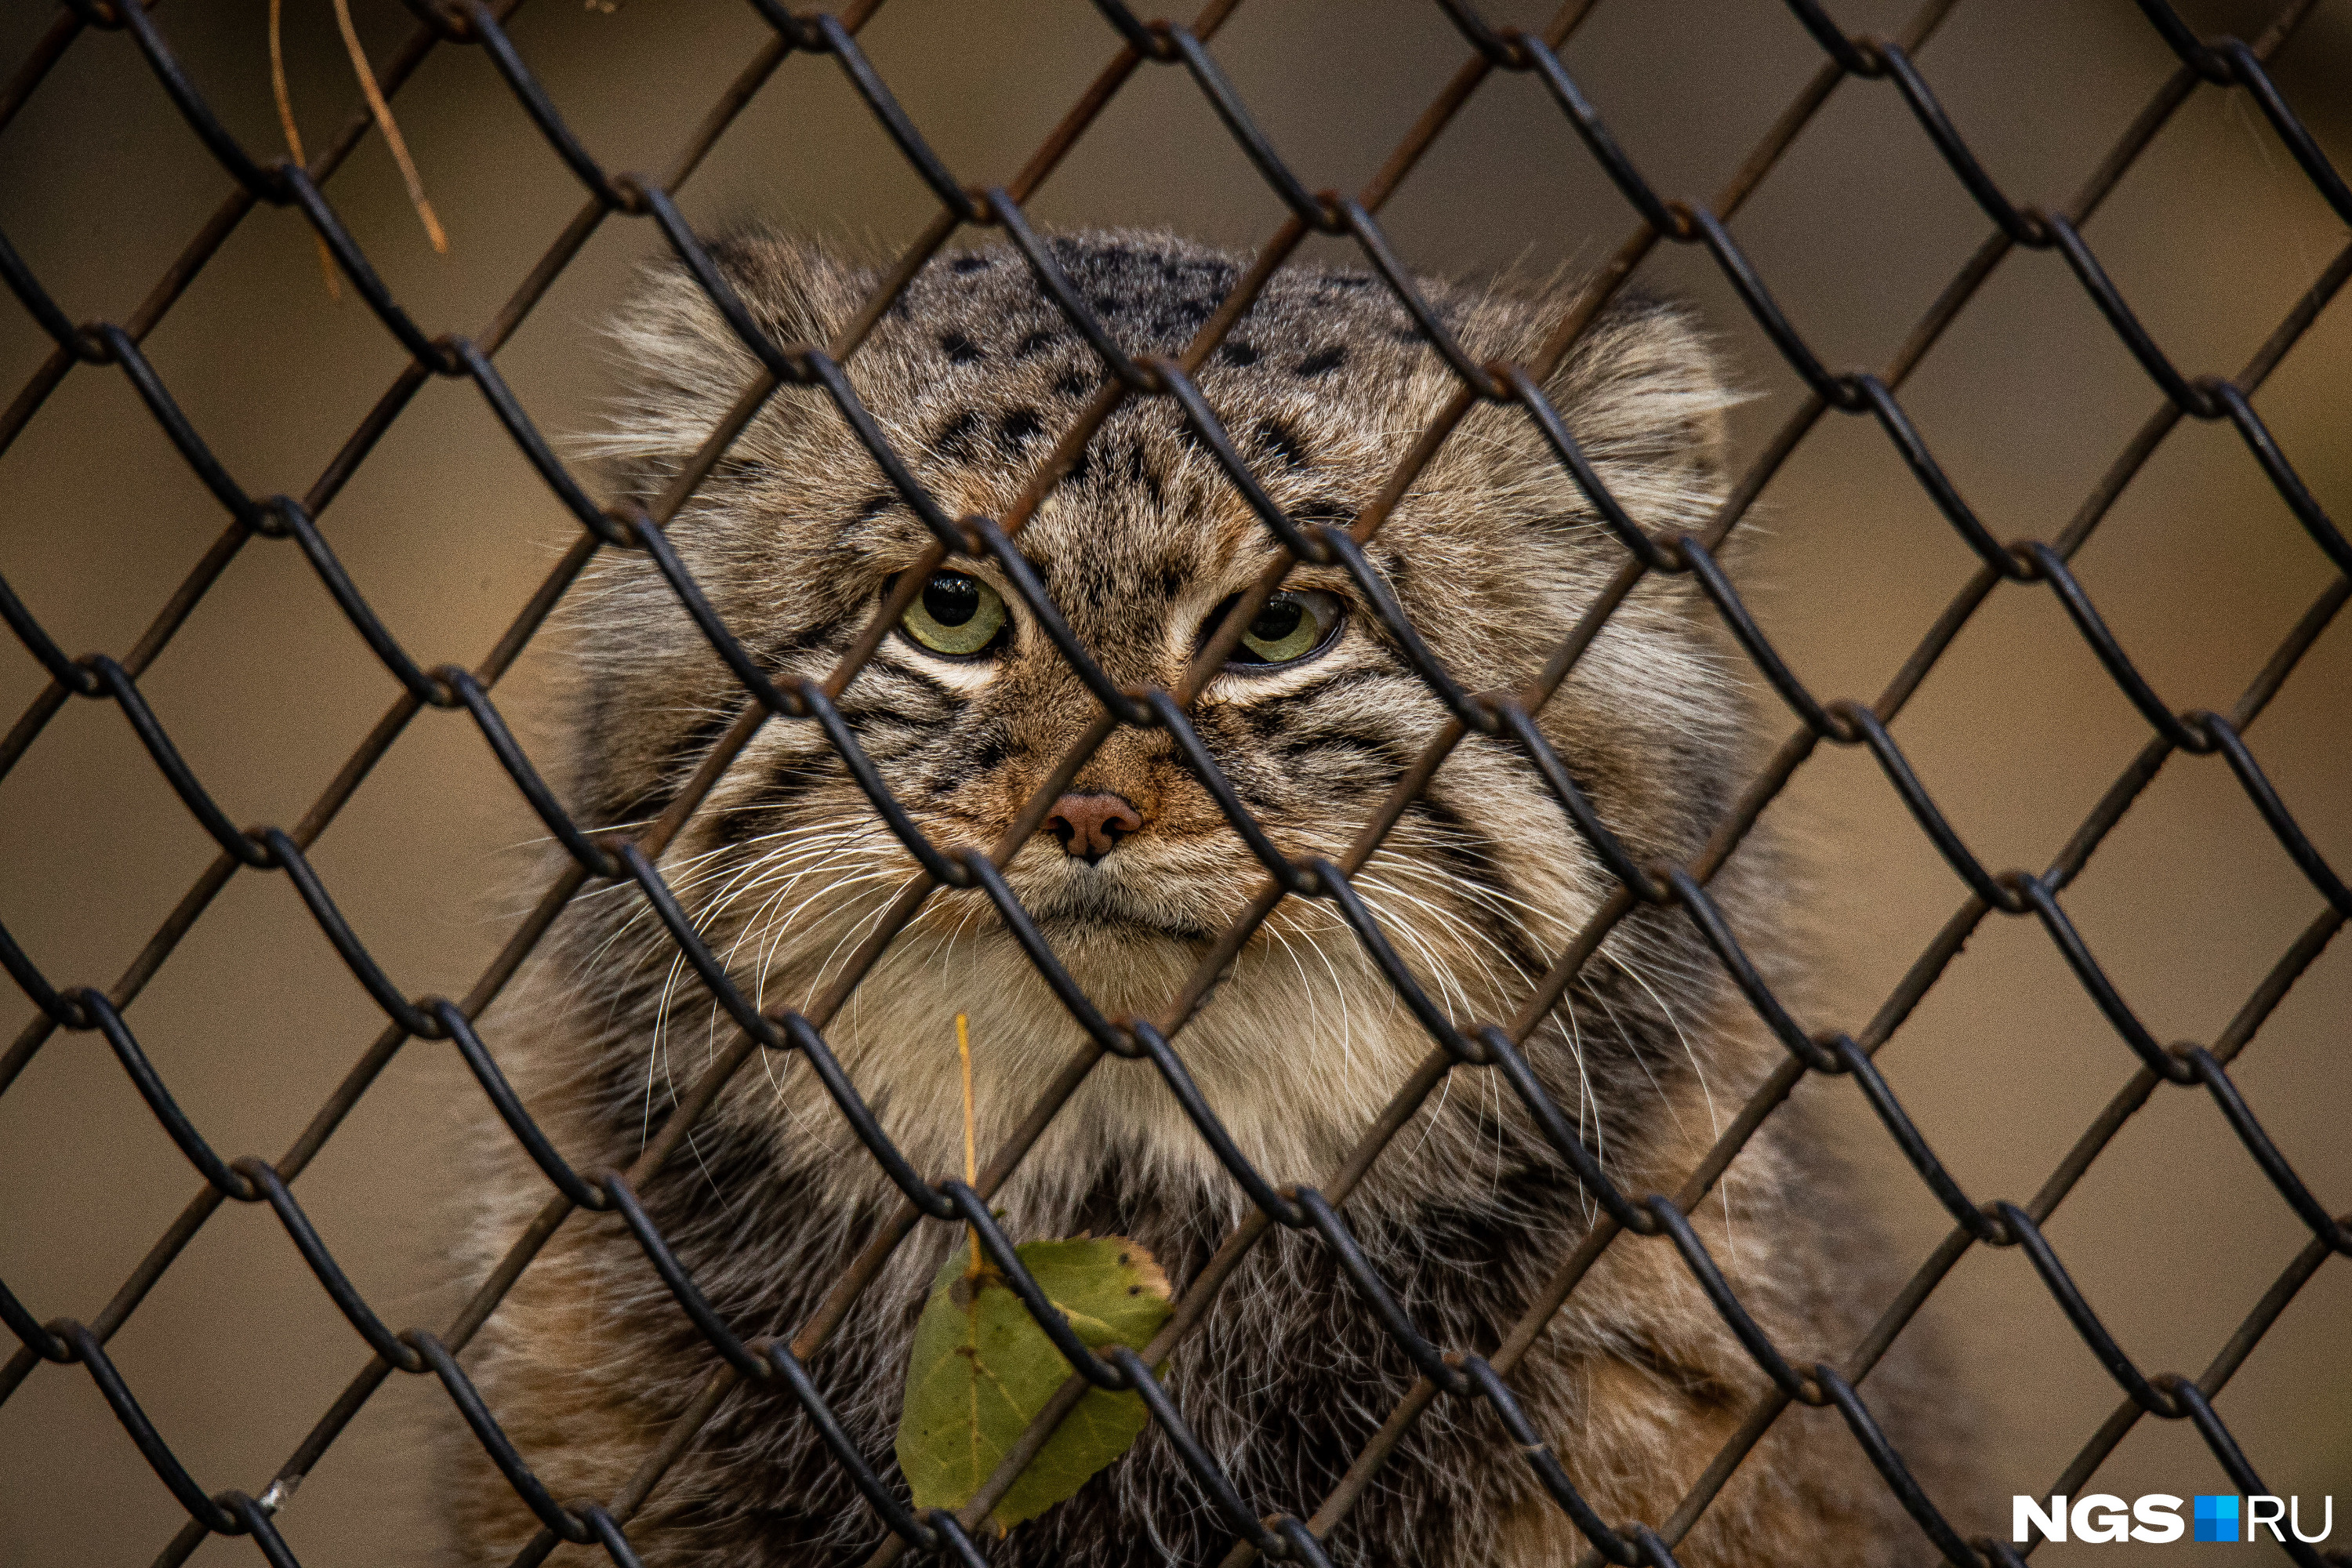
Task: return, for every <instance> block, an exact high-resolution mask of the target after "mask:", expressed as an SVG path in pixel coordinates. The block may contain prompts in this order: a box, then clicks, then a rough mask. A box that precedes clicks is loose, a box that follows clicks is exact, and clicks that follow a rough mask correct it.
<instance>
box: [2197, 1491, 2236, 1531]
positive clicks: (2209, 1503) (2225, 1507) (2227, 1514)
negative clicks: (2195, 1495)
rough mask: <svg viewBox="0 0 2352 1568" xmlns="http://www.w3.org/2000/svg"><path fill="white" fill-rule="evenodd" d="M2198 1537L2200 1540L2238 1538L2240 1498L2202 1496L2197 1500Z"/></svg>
mask: <svg viewBox="0 0 2352 1568" xmlns="http://www.w3.org/2000/svg"><path fill="white" fill-rule="evenodd" d="M2197 1539H2198V1540H2200V1541H2235V1540H2237V1539H2238V1500H2237V1499H2236V1498H2234V1497H2200V1498H2199V1499H2198V1500H2197Z"/></svg>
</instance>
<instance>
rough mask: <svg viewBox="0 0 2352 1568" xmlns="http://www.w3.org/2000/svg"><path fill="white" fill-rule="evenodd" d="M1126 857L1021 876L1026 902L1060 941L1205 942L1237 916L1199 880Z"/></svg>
mask: <svg viewBox="0 0 2352 1568" xmlns="http://www.w3.org/2000/svg"><path fill="white" fill-rule="evenodd" d="M1015 887H1016V888H1017V889H1018V891H1019V893H1020V896H1021V904H1022V907H1023V908H1024V910H1027V911H1028V914H1029V918H1030V920H1031V921H1033V922H1034V924H1035V925H1036V927H1037V929H1038V931H1040V932H1042V933H1043V934H1044V935H1045V937H1046V939H1047V940H1048V941H1050V942H1055V943H1056V944H1065V943H1068V942H1074V941H1079V942H1095V941H1101V940H1108V941H1112V942H1150V941H1153V940H1158V941H1160V942H1181V943H1185V944H1188V945H1200V944H1202V943H1206V942H1210V941H1213V939H1214V938H1215V936H1216V935H1217V933H1218V932H1219V931H1222V930H1223V929H1224V927H1225V925H1226V923H1227V922H1228V921H1230V920H1231V919H1232V917H1233V911H1232V910H1229V909H1226V908H1224V907H1223V900H1217V899H1214V898H1213V897H1212V896H1211V894H1210V892H1209V889H1206V888H1205V887H1203V886H1202V881H1201V879H1184V878H1180V877H1174V876H1171V875H1169V874H1168V873H1167V872H1166V871H1164V870H1162V869H1160V868H1149V867H1142V866H1120V865H1118V856H1117V855H1114V856H1112V857H1110V858H1109V859H1108V862H1107V863H1105V864H1103V865H1100V866H1083V865H1072V864H1063V865H1059V866H1056V867H1055V868H1053V869H1052V870H1051V871H1042V872H1041V873H1039V874H1033V875H1031V876H1027V877H1022V878H1019V879H1017V880H1016V882H1015Z"/></svg>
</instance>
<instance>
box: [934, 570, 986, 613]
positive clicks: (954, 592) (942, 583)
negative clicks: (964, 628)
mask: <svg viewBox="0 0 2352 1568" xmlns="http://www.w3.org/2000/svg"><path fill="white" fill-rule="evenodd" d="M923 609H924V611H925V612H926V613H927V614H928V615H929V616H930V617H931V619H933V620H935V621H937V622H939V624H940V625H941V626H961V625H963V624H964V623H965V622H966V621H969V620H970V619H971V618H972V616H976V615H978V614H980V584H977V583H975V582H973V581H972V580H971V578H969V577H963V576H959V575H957V574H954V573H950V572H942V573H940V574H939V575H938V576H936V577H934V578H932V579H931V580H930V582H929V584H926V585H925V586H924V588H923Z"/></svg>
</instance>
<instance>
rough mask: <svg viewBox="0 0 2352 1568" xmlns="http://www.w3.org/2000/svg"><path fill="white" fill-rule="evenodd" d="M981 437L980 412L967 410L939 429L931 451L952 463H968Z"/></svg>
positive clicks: (934, 436)
mask: <svg viewBox="0 0 2352 1568" xmlns="http://www.w3.org/2000/svg"><path fill="white" fill-rule="evenodd" d="M979 436H980V411H979V410H978V409H973V408H967V409H965V410H964V411H963V412H962V413H961V414H958V415H957V416H954V417H953V418H951V419H950V420H949V421H948V422H947V423H946V424H944V425H942V426H940V427H939V430H938V432H937V433H936V434H935V435H933V436H932V437H931V449H932V450H933V451H935V452H937V453H938V454H939V455H940V457H942V458H949V459H950V460H951V461H954V462H959V463H968V462H970V461H971V458H972V453H973V450H974V448H975V446H976V444H977V440H978V437H979Z"/></svg>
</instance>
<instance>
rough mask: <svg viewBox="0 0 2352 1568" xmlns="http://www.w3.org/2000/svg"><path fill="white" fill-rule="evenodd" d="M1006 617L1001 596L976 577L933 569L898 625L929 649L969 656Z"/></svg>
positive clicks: (994, 635)
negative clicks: (927, 580) (929, 577)
mask: <svg viewBox="0 0 2352 1568" xmlns="http://www.w3.org/2000/svg"><path fill="white" fill-rule="evenodd" d="M1006 619H1007V616H1006V615H1005V609H1004V600H1003V596H1002V595H999V594H998V593H997V591H996V590H995V589H993V588H992V587H990V586H989V585H988V584H985V583H983V582H982V581H981V580H980V579H979V578H977V577H967V576H965V575H964V574H962V573H961V572H934V573H932V574H931V580H930V581H929V582H928V583H926V584H923V591H922V593H921V594H920V595H917V597H916V599H915V602H914V603H913V604H911V605H908V606H907V613H906V614H905V615H904V616H900V617H899V618H898V625H899V626H901V627H903V628H904V629H905V631H906V633H907V635H908V637H912V638H914V639H915V641H917V642H918V643H919V644H921V645H922V646H923V647H927V648H929V649H930V650H931V651H932V652H933V653H943V654H946V655H948V656H949V657H950V658H970V657H971V656H972V655H973V654H976V653H982V652H984V651H986V650H987V648H988V647H989V646H990V645H991V644H992V643H994V642H995V641H996V639H997V636H998V634H1000V633H1001V632H1003V630H1004V625H1005V621H1006Z"/></svg>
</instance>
